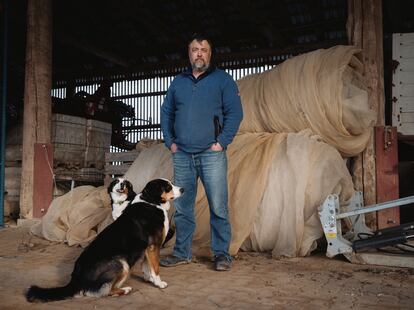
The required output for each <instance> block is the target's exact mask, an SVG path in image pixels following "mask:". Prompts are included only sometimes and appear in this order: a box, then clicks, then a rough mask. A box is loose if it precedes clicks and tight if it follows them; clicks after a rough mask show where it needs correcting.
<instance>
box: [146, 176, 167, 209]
mask: <svg viewBox="0 0 414 310" xmlns="http://www.w3.org/2000/svg"><path fill="white" fill-rule="evenodd" d="M161 195H162V186H161V184H160V182H159V180H152V181H150V182H148V183H147V185H145V187H144V189H143V190H142V193H141V198H142V199H143V200H145V201H148V202H152V203H155V204H161V203H163V201H162V197H161Z"/></svg>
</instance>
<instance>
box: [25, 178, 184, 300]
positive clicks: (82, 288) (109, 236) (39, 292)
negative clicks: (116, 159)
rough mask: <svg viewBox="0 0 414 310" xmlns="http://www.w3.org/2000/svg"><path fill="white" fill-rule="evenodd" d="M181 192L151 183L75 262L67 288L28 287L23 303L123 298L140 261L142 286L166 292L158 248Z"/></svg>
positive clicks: (158, 182) (164, 182)
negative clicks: (144, 283)
mask: <svg viewBox="0 0 414 310" xmlns="http://www.w3.org/2000/svg"><path fill="white" fill-rule="evenodd" d="M183 192H184V189H183V188H180V187H177V186H174V185H173V184H172V183H171V182H170V181H168V180H164V179H156V180H152V181H150V182H149V183H148V184H147V185H146V186H145V188H144V190H143V191H142V193H141V194H139V195H137V196H136V198H135V200H134V201H133V202H132V203H131V204H130V205H129V206H128V207H127V208H126V209H125V210H124V212H123V213H122V214H121V216H120V217H119V218H118V219H117V220H116V221H114V222H113V223H112V224H110V225H109V226H108V227H106V228H105V229H104V230H103V231H102V232H101V233H100V234H99V235H98V236H97V237H96V238H95V240H93V241H92V243H91V244H90V245H89V246H88V247H87V248H86V249H85V250H84V251H83V253H82V254H81V255H80V256H79V258H78V259H77V260H76V262H75V267H74V270H73V272H72V277H71V280H70V282H69V283H68V284H67V285H65V286H63V287H56V288H41V287H38V286H31V287H30V288H29V290H28V291H27V293H26V299H27V300H28V301H29V302H35V301H42V302H46V301H54V300H61V299H66V298H69V297H73V296H95V297H101V296H108V295H109V296H119V295H126V294H128V293H129V292H130V291H131V290H132V288H131V287H121V286H122V285H123V283H124V282H125V281H126V280H127V278H128V276H129V273H130V270H131V268H132V267H133V266H134V264H135V263H136V262H137V261H139V260H140V261H142V270H143V272H144V279H145V280H146V281H149V282H152V283H153V284H154V285H155V286H157V287H159V288H165V287H167V283H166V282H163V281H161V278H160V276H159V253H160V247H161V244H162V242H163V240H164V239H165V236H166V233H167V231H168V226H169V222H168V217H167V210H168V209H169V201H170V200H173V199H175V198H177V197H179V196H181V195H182V193H183Z"/></svg>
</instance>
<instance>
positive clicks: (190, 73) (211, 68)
mask: <svg viewBox="0 0 414 310" xmlns="http://www.w3.org/2000/svg"><path fill="white" fill-rule="evenodd" d="M214 70H216V66H215V65H213V64H210V66H209V67H208V69H207V70H206V71H205V72H203V73H202V74H201V75H199V77H198V78H195V76H194V75H193V68H191V66H190V67H188V68H187V69H186V70H185V71H184V72H183V74H184V75H186V76H188V77H191V78H192V79H194V81H195V82H198V81H200V80H202V79H204V78H205V77H206V76H208V75H209V74H210V73H212V72H213V71H214Z"/></svg>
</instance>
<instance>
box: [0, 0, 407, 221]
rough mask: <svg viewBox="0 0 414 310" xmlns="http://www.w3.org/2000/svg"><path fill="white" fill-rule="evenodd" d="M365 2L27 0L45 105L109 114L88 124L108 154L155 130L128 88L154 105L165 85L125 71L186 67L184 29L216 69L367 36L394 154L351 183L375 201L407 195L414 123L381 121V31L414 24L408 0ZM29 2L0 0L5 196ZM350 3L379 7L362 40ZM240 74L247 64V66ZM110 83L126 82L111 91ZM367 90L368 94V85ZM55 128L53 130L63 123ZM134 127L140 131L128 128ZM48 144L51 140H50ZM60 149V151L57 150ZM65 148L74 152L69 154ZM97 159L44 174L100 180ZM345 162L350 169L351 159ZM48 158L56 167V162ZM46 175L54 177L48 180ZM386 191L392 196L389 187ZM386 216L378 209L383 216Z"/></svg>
mask: <svg viewBox="0 0 414 310" xmlns="http://www.w3.org/2000/svg"><path fill="white" fill-rule="evenodd" d="M46 2H47V1H46ZM363 2H364V1H363ZM368 2H369V3H368ZM368 2H365V4H361V3H362V2H360V1H351V0H348V1H347V0H315V1H304V0H284V1H269V0H259V1H250V0H240V1H233V0H226V1H216V0H214V1H204V0H200V1H193V0H183V1H169V2H167V1H151V2H149V1H129V0H125V1H95V0H91V1H79V0H74V1H50V2H47V3H50V7H48V8H44V9H42V8H40V9H39V8H38V11H37V12H42V14H47V15H45V16H46V17H42V18H48V19H49V21H50V24H48V26H47V27H48V29H49V31H51V32H50V34H51V37H50V39H49V41H48V42H49V47H50V50H49V51H48V53H50V57H51V59H49V61H51V63H50V69H51V90H52V96H51V99H50V100H51V108H52V112H53V114H55V115H64V116H73V117H82V118H85V119H88V120H91V121H94V120H95V121H99V122H103V123H110V124H111V125H112V127H111V129H109V131H108V127H105V126H103V127H99V126H100V125H99V124H98V125H96V126H97V127H99V128H100V129H99V130H98V131H99V135H100V137H99V138H98V140H99V139H100V141H101V142H102V143H103V144H102V145H104V146H103V148H105V152H106V153H109V149H108V148H109V147H111V150H112V152H120V151H121V152H125V151H131V150H134V149H135V147H136V144H137V143H138V142H139V141H141V140H145V139H144V138H145V137H151V138H152V139H160V138H162V137H161V136H160V133H159V128H160V125H159V121H157V119H151V118H149V117H148V116H146V117H143V116H140V115H137V113H136V111H137V109H138V110H139V109H140V107H139V105H140V102H143V101H140V100H139V99H140V98H144V99H148V100H151V99H150V98H155V97H157V96H158V97H157V98H158V99H153V100H154V101H155V103H156V105H160V104H161V103H162V97H163V95H165V92H166V87H167V86H168V85H167V84H165V83H161V84H160V85H158V84H157V85H155V86H154V85H153V86H148V87H150V88H151V87H153V88H151V89H150V90H149V91H148V90H138V89H137V88H131V86H122V85H129V84H128V83H127V82H128V81H137V80H147V79H154V80H156V79H160V78H168V77H171V76H174V75H176V74H177V73H179V72H181V71H182V70H183V69H184V68H185V67H186V66H187V65H188V60H187V50H186V46H187V40H188V38H189V37H190V36H191V34H193V33H195V32H203V33H206V34H208V35H209V36H210V37H211V38H212V41H213V42H214V55H213V59H214V62H215V64H217V66H218V67H220V68H223V69H226V70H238V69H253V68H256V67H265V68H271V67H273V66H277V65H278V64H281V63H283V62H284V61H286V60H287V59H290V58H292V57H294V56H297V55H301V54H305V53H307V52H311V51H315V50H318V49H326V48H330V47H333V46H336V45H347V44H355V45H357V46H359V47H360V48H362V49H363V50H364V52H365V53H366V54H369V53H368V51H367V49H371V48H372V47H373V46H374V47H377V48H378V49H377V50H375V51H373V50H371V52H372V54H371V55H369V57H370V58H369V61H371V62H372V63H375V65H377V66H378V71H377V73H376V74H373V76H370V78H371V79H373V80H375V85H380V86H376V87H375V89H374V92H377V93H379V94H382V95H381V96H382V97H381V96H379V99H378V98H377V100H378V102H379V103H378V102H377V103H376V105H377V106H380V107H381V108H379V109H377V112H378V115H379V116H378V119H379V121H378V122H377V126H383V127H384V128H388V126H391V127H396V129H395V130H396V133H397V135H396V136H395V138H396V140H397V141H398V143H395V142H396V141H395V140H393V141H392V143H393V144H394V149H395V150H394V152H395V153H394V154H395V156H397V158H394V160H395V164H394V166H393V168H392V169H391V170H392V171H393V172H392V176H393V179H392V181H391V184H389V183H387V182H389V180H388V181H386V182H385V183H384V184H385V185H381V186H382V187H381V186H378V184H377V183H376V182H375V180H371V181H370V180H369V178H364V177H361V178H362V179H363V181H361V182H360V184H359V185H358V184H357V185H356V186H357V187H358V186H360V188H359V189H360V190H363V191H364V194H366V196H365V198H366V201H365V204H367V205H368V204H374V203H378V202H382V201H384V199H385V200H391V199H396V198H400V197H407V196H410V195H413V194H414V183H413V182H412V180H413V179H414V131H413V132H412V133H410V132H405V131H404V132H400V130H399V127H398V126H400V125H399V124H398V122H396V120H395V119H393V113H394V112H395V102H396V99H395V94H393V77H394V73H395V71H396V68H398V64H397V63H396V61H397V60H396V59H394V58H393V34H399V33H412V32H414V16H413V14H412V13H411V12H413V9H414V3H413V2H412V1H409V0H398V1H368ZM29 3H30V1H6V0H4V1H2V2H1V7H0V12H1V16H2V21H3V22H4V25H5V27H4V28H2V29H3V30H2V38H3V42H4V45H3V46H4V48H3V49H2V56H3V57H2V59H3V61H2V67H3V72H4V74H3V75H2V81H3V83H2V86H3V93H4V94H7V97H3V100H2V108H3V110H2V115H3V116H5V117H4V118H3V119H2V123H1V126H2V128H1V130H2V132H3V133H6V134H5V136H6V139H4V143H3V144H2V148H1V151H2V153H3V154H6V158H5V159H4V160H2V169H5V170H8V171H9V174H7V171H6V172H5V174H4V175H5V178H4V179H3V180H5V182H2V183H3V184H2V188H1V189H2V192H3V193H4V192H7V194H6V195H5V196H3V197H7V195H9V197H10V196H11V195H12V193H13V190H15V191H16V192H17V194H16V196H19V195H20V192H21V190H22V189H21V187H20V186H21V172H20V173H19V172H16V171H18V169H17V170H16V168H19V167H20V166H21V165H22V155H21V152H22V147H21V144H22V143H21V140H20V139H21V135H22V133H21V132H20V133H16V131H17V129H16V128H18V127H19V124H20V126H22V124H23V114H24V113H23V112H24V109H25V108H24V106H25V100H27V99H26V98H25V83H27V81H25V79H27V72H28V71H27V70H28V68H27V62H28V58H30V54H28V53H29V51H30V49H29V48H28V46H27V44H26V42H27V40H28V33H29V31H30V27H29V26H30V25H29V20H30V16H29V15H30V14H29V12H30V10H28V7H29ZM367 3H368V4H367ZM358 6H359V7H360V9H361V10H360V11H358ZM364 10H365V11H364ZM370 10H372V11H370ZM358 12H359V13H361V12H362V13H361V14H362V15H363V16H365V19H368V17H367V16H371V15H372V14H374V13H375V14H376V13H377V12H380V14H379V15H375V14H374V16H371V17H370V18H373V21H372V23H373V24H374V26H372V27H373V31H377V32H378V33H379V34H380V35H378V33H376V34H375V35H373V34H372V33H370V34H366V37H363V38H362V39H361V40H362V41H361V40H360V41H358V38H356V36H357V34H358V32H357V30H355V29H358V27H362V26H361V25H358V23H363V22H365V21H366V20H365V19H364V17H361V15H359V16H358V15H357V13H358ZM364 14H365V15H364ZM351 17H352V18H351ZM40 20H41V19H40ZM352 21H353V23H352ZM352 24H353V27H352ZM364 25H365V24H364ZM45 27H46V26H45ZM362 28H363V27H362ZM352 29H354V33H352ZM359 29H361V28H359ZM381 54H382V55H381ZM5 56H7V57H5ZM366 59H368V58H366ZM397 71H398V70H397ZM249 72H252V73H255V71H254V70H253V71H249ZM367 76H368V75H367ZM122 83H126V84H122ZM154 83H157V82H154ZM381 84H382V85H381ZM117 85H119V86H117ZM26 87H27V86H26ZM88 87H89V88H88ZM116 87H119V89H118V88H116ZM122 87H126V88H127V89H126V90H125V91H124V92H122V90H121V88H122ZM128 87H130V88H129V89H128ZM115 88H116V89H115ZM26 96H27V95H26ZM29 96H30V95H29ZM372 96H373V97H378V95H376V96H374V95H372ZM102 98H104V99H105V100H104V102H105V105H107V106H108V107H107V108H106V110H100V106H99V102H100V100H102ZM131 102H134V103H133V104H131ZM142 104H143V105H144V103H142ZM411 106H412V105H411ZM131 107H132V108H131ZM145 109H151V108H145V107H144V112H143V113H144V114H141V115H145V113H146V112H145V111H147V110H145ZM59 120H62V119H58V118H56V116H55V118H54V121H55V122H58V121H59ZM94 126H95V125H94ZM411 128H412V127H411ZM62 130H63V131H65V130H67V128H65V129H62ZM386 132H388V131H386ZM140 133H144V134H143V135H140ZM16 141H17V142H16ZM55 142H56V143H55V144H56V145H57V141H55ZM61 142H62V141H61ZM62 143H63V144H64V143H65V142H64V141H63V142H62ZM74 144H76V143H74ZM16 145H18V146H17V147H16ZM63 150H64V153H65V156H66V155H67V150H66V149H63ZM7 151H9V158H7ZM19 153H20V155H19ZM74 154H75V155H74V157H76V156H77V155H76V153H74ZM397 154H398V155H397ZM10 156H11V157H10ZM60 156H61V158H60V159H59V158H58V156H56V155H55V163H56V162H58V161H59V160H60V162H62V163H63V166H64V164H65V163H66V162H67V161H68V160H73V158H70V159H68V158H67V157H65V156H63V155H60ZM367 156H368V157H366V158H365V162H368V163H369V162H370V161H372V160H373V158H374V157H375V154H372V153H371V155H370V156H369V155H367ZM96 158H99V163H96V162H93V161H94V160H97V159H96ZM105 164H106V162H105V158H104V157H102V156H100V155H99V156H98V155H96V156H94V159H93V160H91V161H89V162H88V165H87V166H84V167H82V169H83V170H82V173H81V174H79V173H77V174H76V175H75V174H74V173H72V171H73V169H72V170H71V168H70V169H69V168H68V167H63V168H62V167H60V166H59V165H57V166H55V167H54V170H55V171H54V172H55V174H56V176H57V179H59V175H60V183H59V184H60V186H62V187H63V192H65V191H68V190H70V188H71V187H73V186H74V183H75V185H76V186H78V185H83V184H93V185H102V184H103V183H104V178H105V173H104V172H102V170H105ZM349 166H350V169H351V170H352V163H350V164H349ZM363 167H364V168H366V169H365V170H366V171H367V173H368V174H376V173H379V172H378V170H376V171H375V167H374V168H372V166H370V165H367V166H363ZM60 168H62V169H63V170H62V169H61V170H59V169H60ZM395 168H397V169H395ZM370 169H371V170H370ZM372 169H374V170H372ZM68 170H70V172H69V173H68ZM362 170H364V169H362ZM62 171H63V172H62ZM373 171H374V172H373ZM358 173H360V174H362V176H363V175H364V172H360V171H359V172H358V171H357V170H354V171H353V176H354V177H355V174H358ZM387 173H388V172H385V174H387ZM388 174H389V173H388ZM2 177H3V176H2ZM377 179H379V178H377ZM7 182H9V183H7ZM52 185H54V186H57V185H56V184H53V183H52ZM389 186H391V187H392V189H390V187H389ZM390 192H392V193H393V196H389V193H390ZM381 197H382V198H381ZM17 199H18V198H17ZM1 200H3V198H2V199H1ZM14 201H16V198H14ZM17 201H18V200H17ZM20 204H21V201H20ZM43 208H44V207H43ZM412 209H413V208H412V206H411V205H408V206H403V207H400V208H399V210H398V211H396V212H395V214H392V215H391V217H392V221H389V222H388V224H387V223H386V224H385V226H384V227H388V226H392V225H394V224H400V223H401V224H402V223H409V222H413V221H414V213H413V211H412ZM3 210H4V214H3V215H4V216H7V218H10V219H14V220H16V219H19V218H30V217H31V216H33V213H30V212H29V213H30V214H31V215H28V213H25V212H22V210H21V209H20V208H19V204H18V203H17V207H16V204H15V206H14V207H10V208H9V209H7V210H6V209H3ZM39 214H40V216H41V215H42V213H39ZM34 217H36V216H34ZM387 217H388V218H389V217H390V215H387ZM388 220H389V219H388ZM374 222H375V224H374V225H377V224H378V222H379V219H374ZM386 222H387V220H386Z"/></svg>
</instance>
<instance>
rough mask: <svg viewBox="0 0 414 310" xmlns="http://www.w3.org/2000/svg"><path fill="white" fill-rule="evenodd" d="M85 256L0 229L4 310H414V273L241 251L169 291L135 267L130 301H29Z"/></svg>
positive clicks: (191, 271)
mask: <svg viewBox="0 0 414 310" xmlns="http://www.w3.org/2000/svg"><path fill="white" fill-rule="evenodd" d="M81 251H82V249H81V248H80V247H68V246H66V245H64V244H58V243H53V242H49V241H46V240H43V239H40V238H37V237H32V236H30V235H29V234H28V227H21V226H19V227H8V228H4V229H0V309H26V308H27V307H30V309H197V310H200V309H414V270H413V269H410V268H394V267H381V266H373V265H355V264H351V263H349V262H347V261H345V260H344V259H341V258H335V259H328V258H326V257H325V256H324V255H323V253H318V254H315V255H312V256H310V257H305V258H294V259H282V260H275V259H273V258H271V256H270V255H269V254H265V253H246V252H245V253H243V252H242V253H239V255H238V256H237V257H236V259H235V260H234V264H233V268H232V270H231V271H230V272H216V271H214V270H213V269H212V263H211V262H210V260H209V259H207V258H198V260H197V261H196V262H194V263H191V264H189V265H182V266H177V267H174V268H161V278H162V279H163V280H164V281H166V282H167V283H168V284H169V285H168V287H167V288H166V289H163V290H161V289H158V288H155V287H154V286H152V285H151V284H148V283H146V282H144V281H143V279H142V275H141V272H140V270H139V268H135V269H134V271H133V273H132V275H131V278H130V279H129V280H128V282H127V285H130V286H132V288H133V290H132V292H131V293H130V294H129V295H127V296H123V297H106V298H91V297H83V298H74V299H68V300H64V301H58V302H51V303H47V304H29V303H27V302H26V300H25V298H24V291H25V289H26V288H27V287H29V286H30V285H32V284H36V285H39V286H46V287H50V286H58V285H63V284H66V282H67V281H69V277H70V273H71V272H72V268H73V263H74V261H75V260H76V258H77V257H78V256H79V254H80V252H81ZM413 259H414V258H413Z"/></svg>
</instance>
